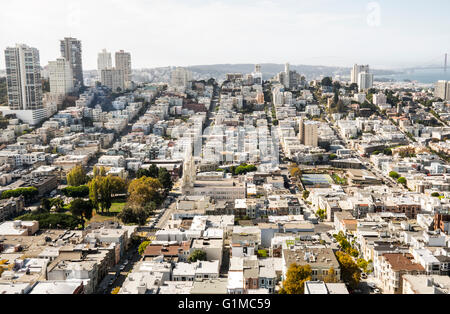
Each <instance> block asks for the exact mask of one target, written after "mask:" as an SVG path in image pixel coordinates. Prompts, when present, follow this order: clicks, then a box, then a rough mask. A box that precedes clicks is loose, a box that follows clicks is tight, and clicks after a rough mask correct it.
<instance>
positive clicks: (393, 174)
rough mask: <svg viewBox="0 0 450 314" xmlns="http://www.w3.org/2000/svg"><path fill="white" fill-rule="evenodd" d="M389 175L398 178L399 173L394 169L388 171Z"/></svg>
mask: <svg viewBox="0 0 450 314" xmlns="http://www.w3.org/2000/svg"><path fill="white" fill-rule="evenodd" d="M389 176H390V177H391V178H392V179H398V178H400V175H399V174H398V173H397V172H395V171H391V172H389Z"/></svg>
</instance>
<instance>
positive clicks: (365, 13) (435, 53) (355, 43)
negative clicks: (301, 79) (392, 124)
mask: <svg viewBox="0 0 450 314" xmlns="http://www.w3.org/2000/svg"><path fill="white" fill-rule="evenodd" d="M390 2H392V1H390ZM390 2H387V1H376V2H373V1H372V2H371V1H350V0H347V1H340V2H339V3H337V2H336V1H331V0H319V1H316V2H315V3H309V2H305V1H300V2H299V1H293V0H282V1H277V2H274V1H262V2H257V1H254V0H248V1H235V0H231V1H226V2H225V1H223V0H218V1H209V0H207V1H199V0H193V1H180V0H168V1H160V0H155V1H149V2H145V3H142V1H139V0H132V1H128V2H127V4H126V5H122V4H121V3H120V1H118V0H113V1H106V0H99V1H95V2H94V3H92V2H88V1H87V0H78V1H64V2H61V1H55V0H44V1H39V2H36V1H30V0H19V1H15V2H14V3H5V4H3V6H4V8H5V9H4V10H2V11H1V12H0V29H3V30H4V29H14V32H11V33H8V32H6V33H5V34H1V35H2V36H0V47H1V50H2V57H1V58H0V69H4V68H5V64H4V49H6V47H11V46H14V45H15V44H16V43H24V44H27V45H29V46H31V47H35V48H37V49H39V51H40V56H41V66H46V65H47V64H48V62H49V61H52V60H56V58H57V57H59V56H60V55H59V49H58V45H59V40H61V39H63V38H64V37H75V38H77V39H79V40H81V41H82V44H83V68H84V69H86V70H93V69H96V68H97V64H96V60H97V54H98V53H99V52H100V51H101V50H102V49H103V48H106V49H107V50H108V51H110V52H113V53H114V52H116V51H119V50H121V49H123V50H125V51H129V52H131V54H132V57H133V68H152V67H164V66H192V65H203V64H222V63H234V64H239V63H284V62H290V63H291V64H308V65H324V66H345V67H351V66H352V65H353V64H354V63H358V64H371V66H372V67H373V68H378V69H381V68H382V69H394V68H400V67H409V66H416V65H428V64H431V63H433V64H441V63H443V56H444V54H445V53H446V52H447V51H448V50H447V47H448V45H447V44H446V43H447V42H449V41H450V35H448V34H446V33H444V32H441V33H440V32H439V31H437V30H438V29H447V28H448V26H450V22H449V21H448V19H447V20H445V19H444V17H445V13H444V12H447V10H446V9H450V3H448V1H445V2H444V1H442V0H436V1H434V3H435V5H438V6H440V7H441V8H442V10H439V11H438V12H436V10H434V12H433V11H432V8H430V6H429V5H428V4H423V3H419V2H418V1H408V2H407V1H404V0H399V1H395V3H390ZM406 5H407V6H406ZM433 7H434V6H433ZM405 8H407V10H405ZM100 12H103V14H101V13H100ZM42 16H45V17H46V19H45V20H43V19H42V18H41V17H42ZM419 19H420V20H422V21H423V22H422V23H417V21H418V20H419ZM24 20H26V21H28V23H27V24H26V25H23V21H24ZM431 22H432V23H431ZM29 25H36V27H32V28H30V27H29ZM211 25H212V27H211ZM162 29H163V30H164V31H161V30H162ZM333 33H337V34H338V35H337V36H336V35H334V34H333ZM42 34H45V36H42ZM231 34H232V35H233V36H227V35H231ZM299 34H300V38H301V40H298V41H297V40H295V38H298V37H299ZM131 35H132V36H131ZM277 38H278V40H276V39H277ZM417 38H420V39H421V41H420V42H419V41H417ZM195 41H196V42H198V44H194V42H195ZM202 42H203V43H202ZM333 47H335V48H333ZM386 47H389V50H387V49H386ZM236 48H240V49H236ZM411 48H413V49H414V53H411ZM244 56H245V57H244ZM388 56H389V57H388Z"/></svg>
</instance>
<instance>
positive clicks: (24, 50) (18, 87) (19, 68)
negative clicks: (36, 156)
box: [2, 44, 45, 125]
mask: <svg viewBox="0 0 450 314" xmlns="http://www.w3.org/2000/svg"><path fill="white" fill-rule="evenodd" d="M5 63H6V82H7V91H8V103H9V108H8V109H6V108H5V110H2V112H3V113H4V114H16V116H17V118H19V119H21V120H22V121H24V122H26V123H29V124H32V125H35V124H37V123H39V122H40V121H41V120H43V119H44V118H45V111H44V109H43V105H42V82H41V65H40V60H39V50H37V49H36V48H31V47H28V46H27V45H23V44H21V45H19V44H18V45H16V47H14V48H6V50H5Z"/></svg>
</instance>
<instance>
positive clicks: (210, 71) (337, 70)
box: [188, 63, 397, 80]
mask: <svg viewBox="0 0 450 314" xmlns="http://www.w3.org/2000/svg"><path fill="white" fill-rule="evenodd" d="M188 68H189V69H190V70H191V71H192V72H193V73H197V74H199V75H201V76H203V75H211V76H213V77H216V78H224V77H225V74H227V73H251V72H253V71H254V68H255V65H254V64H213V65H196V66H190V67H188ZM290 68H291V71H297V72H298V73H300V74H302V75H305V76H306V78H307V79H314V78H316V77H319V76H321V75H323V76H336V75H341V76H350V71H351V68H346V67H331V66H315V65H290ZM261 71H262V72H263V78H264V79H265V80H267V79H270V78H272V77H274V76H275V75H276V74H277V73H279V72H281V71H284V64H275V63H263V64H261ZM372 73H374V74H375V75H391V74H396V73H397V72H395V71H388V70H375V69H374V70H372Z"/></svg>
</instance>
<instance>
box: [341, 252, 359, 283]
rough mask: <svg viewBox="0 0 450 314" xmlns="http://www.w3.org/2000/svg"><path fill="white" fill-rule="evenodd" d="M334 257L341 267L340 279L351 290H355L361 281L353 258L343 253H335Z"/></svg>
mask: <svg viewBox="0 0 450 314" xmlns="http://www.w3.org/2000/svg"><path fill="white" fill-rule="evenodd" d="M336 257H337V260H338V262H339V265H340V266H341V274H342V279H343V280H344V282H345V283H346V284H348V285H349V287H350V288H351V289H356V288H357V287H358V285H359V282H360V280H361V271H360V269H359V267H358V265H357V264H356V263H355V262H354V261H353V258H352V257H351V256H350V255H349V254H347V253H344V252H340V251H339V252H336Z"/></svg>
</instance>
